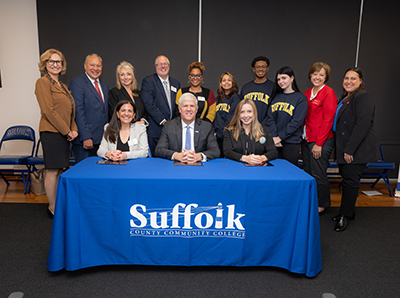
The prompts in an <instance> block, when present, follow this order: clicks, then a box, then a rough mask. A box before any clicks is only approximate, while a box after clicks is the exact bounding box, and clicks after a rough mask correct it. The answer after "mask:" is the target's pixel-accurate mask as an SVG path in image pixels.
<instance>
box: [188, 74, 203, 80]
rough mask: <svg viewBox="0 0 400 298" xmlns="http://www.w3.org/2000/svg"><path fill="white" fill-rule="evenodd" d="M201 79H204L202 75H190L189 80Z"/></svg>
mask: <svg viewBox="0 0 400 298" xmlns="http://www.w3.org/2000/svg"><path fill="white" fill-rule="evenodd" d="M201 77H203V75H202V74H201V73H198V74H189V78H190V79H194V78H199V79H200V78H201Z"/></svg>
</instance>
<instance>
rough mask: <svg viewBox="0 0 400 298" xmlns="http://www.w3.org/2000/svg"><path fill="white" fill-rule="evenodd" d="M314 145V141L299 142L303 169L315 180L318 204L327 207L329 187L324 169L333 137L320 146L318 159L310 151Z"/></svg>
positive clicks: (326, 167) (332, 144) (326, 165)
mask: <svg viewBox="0 0 400 298" xmlns="http://www.w3.org/2000/svg"><path fill="white" fill-rule="evenodd" d="M314 145H315V142H307V141H306V140H303V141H302V142H301V154H302V156H303V169H304V171H306V172H307V173H308V174H310V175H311V176H313V177H314V178H315V180H316V181H317V192H318V206H319V207H329V206H330V205H331V188H330V185H329V179H328V176H327V175H326V170H327V169H328V165H329V157H330V156H331V153H332V150H333V146H334V139H333V138H330V139H327V140H326V141H325V143H324V145H323V146H322V152H321V157H320V158H318V159H315V158H314V157H313V155H312V152H311V150H312V148H313V147H314Z"/></svg>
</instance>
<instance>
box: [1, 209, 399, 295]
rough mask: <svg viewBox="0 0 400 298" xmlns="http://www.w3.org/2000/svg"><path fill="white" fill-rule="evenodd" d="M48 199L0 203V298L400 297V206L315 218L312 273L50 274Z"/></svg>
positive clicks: (122, 270)
mask: <svg viewBox="0 0 400 298" xmlns="http://www.w3.org/2000/svg"><path fill="white" fill-rule="evenodd" d="M46 208H47V205H46V204H11V203H2V204H0V298H2V297H8V295H10V294H11V293H12V292H16V291H21V292H24V293H25V298H30V297H38V298H47V297H61V298H62V297H207V298H210V297H306V298H311V297H317V298H320V297H322V294H323V293H326V292H328V293H333V294H335V295H336V297H337V298H347V297H351V298H353V297H364V298H365V297H400V282H399V280H400V257H399V251H400V208H384V207H380V208H379V207H373V208H372V207H362V208H357V214H356V220H355V221H354V222H350V225H349V227H348V229H347V230H346V231H344V232H342V233H336V232H334V231H333V227H334V222H333V221H331V217H332V216H333V215H336V212H337V210H338V209H337V208H332V209H330V210H329V212H328V213H327V214H325V215H324V216H322V217H321V219H320V222H321V241H322V255H323V257H322V258H323V259H322V262H323V269H322V271H321V272H320V273H319V274H318V275H317V276H316V277H314V278H307V277H306V276H303V275H297V274H293V273H290V272H289V271H287V270H284V269H279V268H271V267H250V268H232V267H152V266H102V267H95V268H88V269H83V270H78V271H75V272H67V271H61V272H57V273H51V272H49V271H48V270H47V268H46V262H47V253H48V247H49V242H50V233H51V224H52V221H51V220H50V219H49V218H48V217H47V214H46Z"/></svg>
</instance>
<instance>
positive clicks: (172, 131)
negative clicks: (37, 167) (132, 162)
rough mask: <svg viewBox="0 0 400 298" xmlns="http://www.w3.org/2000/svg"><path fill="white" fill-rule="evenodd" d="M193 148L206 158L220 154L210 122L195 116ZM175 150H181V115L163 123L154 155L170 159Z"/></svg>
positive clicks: (209, 158)
mask: <svg viewBox="0 0 400 298" xmlns="http://www.w3.org/2000/svg"><path fill="white" fill-rule="evenodd" d="M194 150H195V152H196V153H203V154H205V155H206V156H207V159H208V160H211V159H214V158H218V157H219V155H220V151H219V147H218V143H217V140H216V139H215V137H214V131H213V130H212V124H211V123H209V122H207V121H203V120H200V119H199V118H196V120H195V123H194ZM175 152H182V120H181V117H177V118H174V119H172V120H170V121H168V122H167V123H166V124H165V125H164V127H163V130H162V132H161V136H160V139H159V141H158V143H157V147H156V151H155V156H156V157H161V158H165V159H171V158H172V155H173V154H174V153H175Z"/></svg>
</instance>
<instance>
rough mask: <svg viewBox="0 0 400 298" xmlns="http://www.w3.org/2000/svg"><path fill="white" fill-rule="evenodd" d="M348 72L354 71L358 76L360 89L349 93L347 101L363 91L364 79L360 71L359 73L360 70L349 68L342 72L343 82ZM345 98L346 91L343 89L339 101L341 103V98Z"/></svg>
mask: <svg viewBox="0 0 400 298" xmlns="http://www.w3.org/2000/svg"><path fill="white" fill-rule="evenodd" d="M349 71H354V72H355V73H357V74H358V76H359V78H360V79H361V85H360V87H358V88H357V89H356V90H354V91H353V92H351V94H349V97H348V99H351V98H352V97H353V96H354V95H355V94H356V93H357V92H359V91H361V90H364V79H363V73H362V71H361V69H360V68H358V67H350V68H348V69H347V70H346V71H345V72H344V75H343V80H344V77H345V76H346V73H348V72H349ZM342 88H343V86H342ZM346 96H347V91H346V90H344V88H343V91H342V96H341V97H340V98H339V101H341V100H342V99H343V98H345V97H346Z"/></svg>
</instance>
